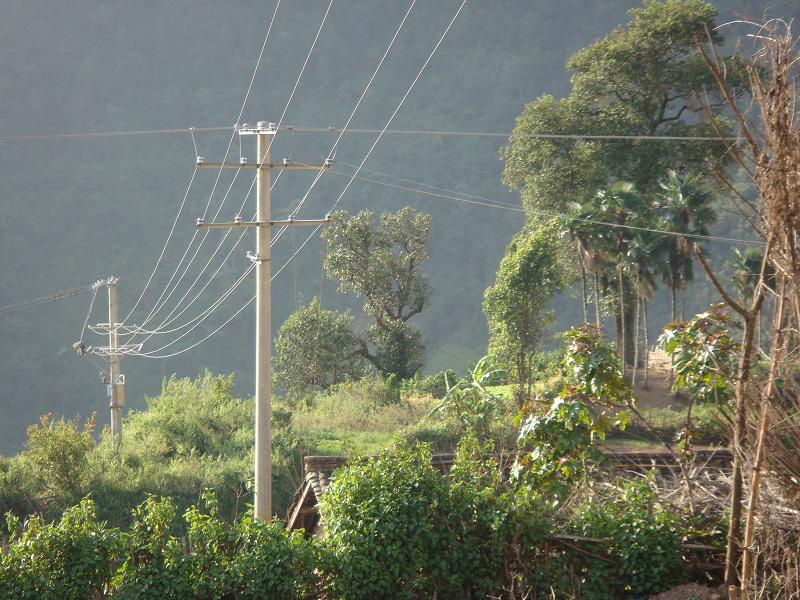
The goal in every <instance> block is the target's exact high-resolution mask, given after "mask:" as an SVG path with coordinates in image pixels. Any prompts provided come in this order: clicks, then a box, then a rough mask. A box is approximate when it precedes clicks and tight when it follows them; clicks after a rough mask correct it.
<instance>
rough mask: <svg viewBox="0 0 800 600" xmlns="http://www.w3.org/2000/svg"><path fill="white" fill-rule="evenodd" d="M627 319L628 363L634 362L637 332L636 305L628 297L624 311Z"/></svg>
mask: <svg viewBox="0 0 800 600" xmlns="http://www.w3.org/2000/svg"><path fill="white" fill-rule="evenodd" d="M623 316H624V319H625V362H626V363H628V365H632V364H634V362H633V351H634V347H635V344H634V338H635V333H636V331H635V330H636V326H635V322H636V319H635V317H636V307H635V306H634V305H633V302H631V299H630V298H629V299H628V302H627V303H626V304H625V312H624V313H623Z"/></svg>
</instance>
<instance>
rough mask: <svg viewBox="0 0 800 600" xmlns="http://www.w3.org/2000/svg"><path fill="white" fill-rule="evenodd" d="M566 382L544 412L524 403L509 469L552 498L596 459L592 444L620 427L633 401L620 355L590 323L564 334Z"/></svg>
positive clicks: (623, 424)
mask: <svg viewBox="0 0 800 600" xmlns="http://www.w3.org/2000/svg"><path fill="white" fill-rule="evenodd" d="M563 338H564V340H565V352H564V357H563V359H562V368H563V371H564V377H565V379H566V381H567V383H566V384H565V385H564V387H563V388H562V389H561V390H560V391H559V392H558V393H557V395H556V398H555V399H554V400H553V401H552V404H551V405H550V407H549V409H548V410H547V411H546V412H545V413H544V414H539V413H538V412H537V411H536V406H535V405H533V404H532V403H529V404H528V405H526V406H525V407H523V409H522V411H521V413H520V417H519V418H520V420H521V426H520V430H519V436H518V446H519V452H518V457H517V461H516V464H515V465H514V469H513V473H514V475H515V476H517V477H523V476H524V477H526V478H528V480H529V483H530V485H532V486H534V487H535V488H536V489H538V490H540V491H541V492H545V493H546V494H552V495H554V496H555V497H556V498H558V497H560V496H563V495H564V494H565V493H566V492H567V491H569V489H570V487H571V486H572V485H573V484H574V482H575V481H576V480H578V479H581V478H583V477H585V476H586V474H587V472H588V471H589V466H590V465H591V464H593V463H596V462H598V461H599V460H600V459H601V456H602V455H601V454H600V452H599V451H598V450H597V448H596V446H595V441H596V439H597V438H600V439H604V438H605V436H606V434H608V433H609V432H610V431H611V430H612V429H613V428H614V427H619V428H624V427H625V425H626V424H627V421H628V415H627V412H625V411H624V410H621V409H622V408H624V407H626V406H629V405H631V404H632V402H633V394H632V390H631V388H630V385H629V384H628V383H627V382H626V381H625V378H624V376H623V375H622V367H621V363H620V360H619V356H618V355H617V353H616V352H615V351H614V349H613V348H612V347H611V345H610V344H609V343H608V342H606V341H605V340H604V339H603V337H602V335H601V334H600V331H599V330H598V329H597V328H596V327H593V326H591V325H584V326H583V327H576V328H573V329H570V330H568V331H566V332H565V333H564V334H563Z"/></svg>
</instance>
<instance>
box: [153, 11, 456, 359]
mask: <svg viewBox="0 0 800 600" xmlns="http://www.w3.org/2000/svg"><path fill="white" fill-rule="evenodd" d="M466 3H467V0H463V1H462V3H461V5H460V6H459V7H458V10H457V11H456V13H455V15H454V16H453V18H452V19H451V20H450V23H449V24H448V25H447V27H446V28H445V31H444V33H442V35H441V37H440V38H439V40H438V41H437V42H436V45H435V46H434V47H433V50H432V51H431V53H430V55H429V56H428V58H427V59H426V60H425V62H424V63H423V65H422V67H421V68H420V70H419V72H418V73H417V75H416V77H415V78H414V79H413V81H412V82H411V85H410V86H409V87H408V89H407V90H406V93H405V95H404V96H403V98H402V99H401V100H400V102H399V103H398V105H397V107H396V108H395V110H394V112H393V113H392V115H391V116H390V117H389V119H388V120H387V122H386V125H385V126H384V127H383V130H382V131H381V133H380V134H379V135H378V137H377V139H376V140H375V142H374V143H373V144H372V146H371V147H370V149H369V150H368V151H367V153H366V155H365V156H364V159H363V160H362V161H361V166H363V164H364V163H365V162H366V161H367V160H368V159H369V157H370V155H371V154H372V152H373V150H374V149H375V147H376V146H377V145H378V143H379V142H380V140H381V138H382V137H383V134H384V133H385V132H386V130H387V129H388V128H389V126H390V125H391V123H392V121H393V120H394V118H395V116H396V115H397V113H398V112H399V111H400V109H401V108H402V106H403V104H404V103H405V101H406V99H407V98H408V96H409V95H410V94H411V91H412V90H413V89H414V86H415V85H416V83H417V82H418V81H419V79H420V77H421V76H422V73H423V72H424V71H425V68H426V67H427V66H428V63H429V62H430V61H431V59H432V58H433V56H434V54H435V53H436V51H437V50H438V48H439V46H440V45H441V43H442V41H443V40H444V38H445V37H446V36H447V33H448V32H449V31H450V29H451V28H452V27H453V23H455V21H456V19H457V18H458V16H459V15H460V14H461V11H462V9H463V8H464V6H465V5H466ZM412 5H413V3H412ZM357 173H358V171H357V172H356V174H357ZM352 182H353V180H352V179H351V180H350V181H349V182H348V184H347V186H346V187H345V189H344V190H343V191H342V192H341V193H340V194H339V196H338V197H337V199H336V201H335V202H334V204H333V207H332V209H331V210H333V209H335V208H336V206H337V205H338V204H339V202H340V201H341V199H342V197H343V196H344V194H345V193H346V192H347V190H348V189H349V187H350V185H351V184H352ZM319 229H320V226H317V227H316V228H315V229H314V231H313V232H312V233H311V234H310V235H309V236H308V237H307V238H306V239H305V241H304V242H303V243H302V244H301V245H300V247H299V248H298V249H297V250H296V251H295V252H294V253H293V254H292V255H291V256H290V257H289V259H288V260H287V261H286V262H285V263H284V264H283V265H282V266H281V268H280V269H278V271H277V272H275V273H274V274H273V275H272V278H271V280H274V279H275V278H276V277H277V276H278V275H280V273H282V272H283V270H284V269H285V268H286V267H287V266H288V265H289V263H291V262H292V260H294V259H295V257H297V255H298V254H299V253H300V251H301V250H302V249H303V248H304V247H305V246H306V245H307V244H308V242H309V241H310V240H311V238H312V237H314V235H316V233H317V232H318V231H319ZM240 282H241V280H240ZM240 282H239V283H240ZM237 285H238V283H237ZM254 300H255V296H253V297H252V298H251V299H250V300H249V301H248V302H247V303H245V305H244V306H242V307H241V308H240V309H239V310H237V311H236V312H235V313H234V314H233V315H231V316H230V317H229V318H228V319H227V320H226V321H225V322H223V323H222V325H220V326H219V327H217V328H216V329H215V330H214V331H212V332H211V333H209V334H208V335H207V336H205V337H204V338H203V339H201V340H199V341H197V342H195V343H194V344H192V345H190V346H189V347H187V348H184V349H182V350H179V351H176V352H173V353H169V354H166V355H155V354H149V357H150V358H169V357H172V356H176V355H178V354H182V353H183V352H188V351H189V350H191V349H193V348H195V347H197V346H198V345H200V344H201V343H203V342H204V341H206V340H207V339H209V338H210V337H211V336H213V335H215V334H216V333H217V332H219V331H220V330H221V329H222V328H223V327H225V326H226V325H227V324H228V323H230V322H231V321H232V320H233V319H234V318H236V317H237V316H238V315H239V314H241V313H242V311H244V309H245V308H247V306H249V305H250V304H251V303H252V302H253V301H254Z"/></svg>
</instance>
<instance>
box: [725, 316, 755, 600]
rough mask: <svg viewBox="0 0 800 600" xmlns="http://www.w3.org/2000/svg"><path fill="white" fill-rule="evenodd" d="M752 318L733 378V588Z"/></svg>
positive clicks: (729, 581)
mask: <svg viewBox="0 0 800 600" xmlns="http://www.w3.org/2000/svg"><path fill="white" fill-rule="evenodd" d="M754 330H755V318H754V316H753V315H752V314H751V315H750V316H749V317H747V318H745V319H744V331H743V332H742V343H741V345H740V346H739V365H738V368H737V373H738V375H739V376H738V377H737V378H736V390H735V394H734V397H735V400H736V421H735V422H734V429H733V485H732V489H731V510H730V517H729V519H728V546H727V548H726V551H725V588H726V589H728V590H730V589H731V587H733V588H736V579H737V577H736V575H737V574H736V566H737V564H738V562H739V543H740V542H739V532H740V530H741V528H740V526H739V525H740V521H741V519H742V453H743V452H744V446H745V443H746V441H747V404H746V401H745V392H746V389H745V388H746V386H747V383H748V381H749V380H750V359H751V356H752V352H753V338H754V335H753V334H754V333H755V331H754Z"/></svg>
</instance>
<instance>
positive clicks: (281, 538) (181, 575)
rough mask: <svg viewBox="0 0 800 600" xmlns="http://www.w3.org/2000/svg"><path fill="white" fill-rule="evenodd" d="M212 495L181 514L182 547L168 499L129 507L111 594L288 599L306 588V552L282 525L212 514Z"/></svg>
mask: <svg viewBox="0 0 800 600" xmlns="http://www.w3.org/2000/svg"><path fill="white" fill-rule="evenodd" d="M218 511H219V507H218V505H217V500H216V497H215V495H214V494H213V493H212V492H208V491H207V492H204V493H203V496H202V498H201V503H200V506H193V507H190V508H189V510H187V511H186V514H185V517H184V519H185V521H186V531H187V538H186V541H187V543H188V552H187V550H186V549H185V548H184V546H183V544H182V543H181V542H180V541H179V540H178V539H177V538H176V537H174V535H173V532H174V531H175V530H176V526H177V523H176V521H177V518H176V517H177V515H176V511H175V506H174V504H173V503H172V502H171V501H169V500H165V499H156V498H152V497H151V498H148V499H147V501H145V502H144V503H143V504H142V505H141V506H139V507H138V508H137V509H136V511H135V513H136V514H135V520H134V525H133V529H132V531H131V533H130V534H129V535H128V536H127V538H126V547H125V548H126V555H125V556H124V557H123V560H124V562H123V563H122V566H121V567H120V568H119V570H118V572H117V574H116V576H115V578H114V593H113V595H112V597H113V598H122V599H125V600H145V599H149V598H159V599H161V598H168V599H175V600H179V599H185V598H192V599H195V600H214V599H217V598H237V599H239V600H283V599H286V600H290V599H291V598H295V597H299V596H301V595H302V594H303V593H304V592H305V591H306V590H309V589H311V588H312V587H313V585H314V581H315V575H314V570H315V564H314V555H313V554H312V552H311V547H310V545H309V543H308V542H307V541H306V540H305V539H304V538H303V537H302V535H300V534H296V535H292V534H290V533H289V532H287V531H286V529H285V528H284V527H283V525H282V523H280V522H277V521H273V522H270V523H265V522H263V521H256V520H254V519H252V518H250V517H245V518H243V519H240V520H238V521H236V523H234V524H230V523H226V522H225V521H224V520H222V519H221V518H220V516H219V512H218Z"/></svg>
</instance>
